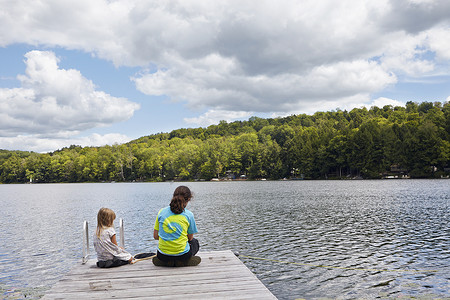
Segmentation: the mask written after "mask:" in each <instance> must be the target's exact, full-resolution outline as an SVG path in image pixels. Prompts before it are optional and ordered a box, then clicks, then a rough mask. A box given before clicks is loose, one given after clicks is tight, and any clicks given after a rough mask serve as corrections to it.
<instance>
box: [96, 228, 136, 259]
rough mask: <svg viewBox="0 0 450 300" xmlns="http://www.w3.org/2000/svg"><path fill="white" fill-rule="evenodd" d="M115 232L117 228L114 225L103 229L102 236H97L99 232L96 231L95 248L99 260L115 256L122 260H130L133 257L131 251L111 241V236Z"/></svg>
mask: <svg viewBox="0 0 450 300" xmlns="http://www.w3.org/2000/svg"><path fill="white" fill-rule="evenodd" d="M115 234H116V230H115V229H114V227H108V228H105V229H103V230H102V232H101V234H100V237H98V236H97V232H94V248H95V251H96V252H97V259H98V260H99V261H100V260H111V259H114V257H115V258H117V259H121V260H129V259H130V258H131V254H130V253H128V252H127V251H125V250H123V249H122V248H120V247H119V246H117V245H116V244H114V243H113V242H111V237H112V236H114V235H115Z"/></svg>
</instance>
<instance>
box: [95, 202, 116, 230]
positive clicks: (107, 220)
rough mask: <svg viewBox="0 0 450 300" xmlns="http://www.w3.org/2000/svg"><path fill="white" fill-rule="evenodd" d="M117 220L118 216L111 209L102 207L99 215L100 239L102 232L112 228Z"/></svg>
mask: <svg viewBox="0 0 450 300" xmlns="http://www.w3.org/2000/svg"><path fill="white" fill-rule="evenodd" d="M115 219H116V214H115V213H114V211H112V210H111V209H109V208H106V207H102V208H100V210H99V211H98V214H97V231H96V234H97V236H98V237H100V234H101V233H102V230H103V229H105V228H108V227H111V226H112V225H113V223H114V220H115Z"/></svg>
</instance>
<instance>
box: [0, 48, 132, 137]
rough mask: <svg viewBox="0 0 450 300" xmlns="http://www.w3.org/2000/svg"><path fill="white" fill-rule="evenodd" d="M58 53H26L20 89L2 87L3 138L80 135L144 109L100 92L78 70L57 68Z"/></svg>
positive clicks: (0, 117) (0, 133) (0, 116)
mask: <svg viewBox="0 0 450 300" xmlns="http://www.w3.org/2000/svg"><path fill="white" fill-rule="evenodd" d="M58 62H59V61H58V59H57V58H56V57H55V55H54V53H53V52H46V51H31V52H28V53H27V54H26V61H25V63H26V72H25V75H20V76H18V78H19V80H20V82H21V83H22V87H21V88H14V89H7V88H3V89H0V108H1V110H0V136H16V135H19V134H41V135H47V136H50V135H59V136H61V135H63V136H70V135H76V134H78V133H79V132H80V131H83V130H87V129H91V128H94V127H99V126H106V125H110V124H113V123H116V122H120V121H124V120H127V119H129V118H130V117H131V116H132V115H133V113H134V111H135V110H136V109H138V108H139V105H138V104H136V103H133V102H130V101H128V100H127V99H125V98H116V97H113V96H111V95H108V94H106V93H104V92H102V91H98V90H96V89H95V86H94V84H93V83H92V82H91V81H90V80H88V79H86V78H85V77H83V76H82V75H81V73H80V72H79V71H77V70H73V69H71V70H64V69H60V68H59V67H58Z"/></svg>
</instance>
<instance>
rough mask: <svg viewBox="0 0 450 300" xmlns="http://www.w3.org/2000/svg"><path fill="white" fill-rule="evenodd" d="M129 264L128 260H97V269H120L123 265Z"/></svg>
mask: <svg viewBox="0 0 450 300" xmlns="http://www.w3.org/2000/svg"><path fill="white" fill-rule="evenodd" d="M129 263H130V262H129V261H128V260H121V259H116V258H114V259H111V260H99V261H98V262H97V267H99V268H114V267H120V266H123V265H128V264H129Z"/></svg>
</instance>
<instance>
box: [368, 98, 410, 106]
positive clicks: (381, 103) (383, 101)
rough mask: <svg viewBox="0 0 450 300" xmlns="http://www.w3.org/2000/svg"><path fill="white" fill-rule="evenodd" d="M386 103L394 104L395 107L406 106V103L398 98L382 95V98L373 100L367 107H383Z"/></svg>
mask: <svg viewBox="0 0 450 300" xmlns="http://www.w3.org/2000/svg"><path fill="white" fill-rule="evenodd" d="M385 105H392V106H394V107H395V106H405V103H403V102H400V101H398V100H394V99H389V98H385V97H380V98H377V99H375V100H373V102H372V103H371V104H370V106H369V105H367V107H368V108H370V107H372V106H377V107H383V106H385Z"/></svg>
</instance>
